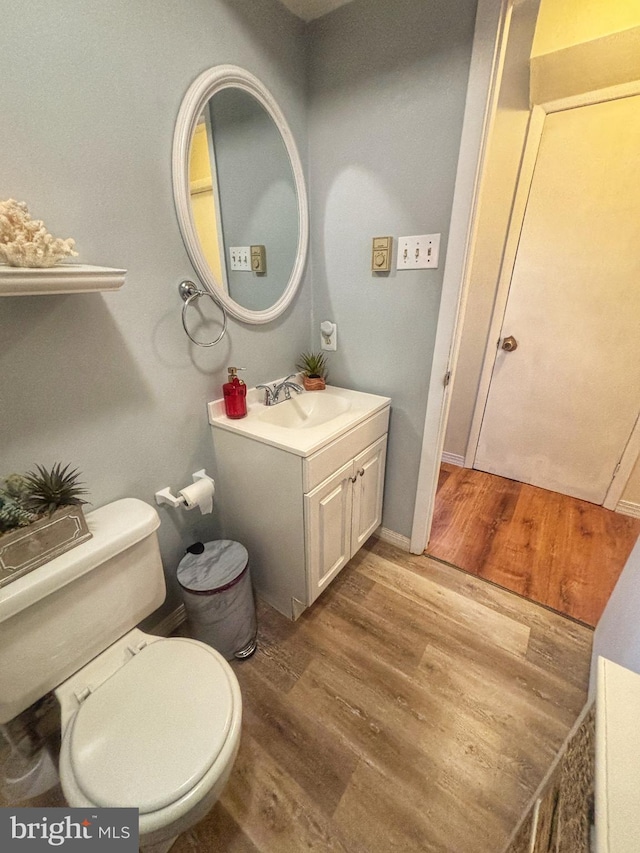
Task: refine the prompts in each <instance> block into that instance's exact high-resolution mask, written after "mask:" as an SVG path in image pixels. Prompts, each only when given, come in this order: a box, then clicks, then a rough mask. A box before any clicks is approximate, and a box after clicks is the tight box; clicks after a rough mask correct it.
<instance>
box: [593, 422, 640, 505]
mask: <svg viewBox="0 0 640 853" xmlns="http://www.w3.org/2000/svg"><path fill="white" fill-rule="evenodd" d="M639 455H640V415H639V416H638V417H637V418H636V422H635V424H634V427H633V429H632V430H631V435H630V436H629V440H628V441H627V444H626V447H625V449H624V450H623V452H622V456H621V457H620V462H619V463H618V467H617V468H616V470H615V473H614V475H613V479H612V480H611V482H610V483H609V488H608V489H607V494H606V496H605V499H604V501H603V502H602V506H603V507H604V508H605V509H616V508H617V507H618V505H619V503H620V502H621V499H622V495H623V493H624V490H625V488H626V485H627V483H628V482H629V477H630V476H631V474H632V472H633V469H634V467H635V464H636V462H637V461H638V456H639Z"/></svg>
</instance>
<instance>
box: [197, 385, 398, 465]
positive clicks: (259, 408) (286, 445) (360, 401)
mask: <svg viewBox="0 0 640 853" xmlns="http://www.w3.org/2000/svg"><path fill="white" fill-rule="evenodd" d="M308 394H323V395H326V397H327V398H330V397H335V398H338V399H339V400H340V402H341V405H342V404H343V403H344V404H348V408H347V409H346V411H342V412H340V413H339V414H337V415H336V416H335V417H332V418H331V419H329V420H327V421H325V422H324V423H320V424H318V425H317V426H305V427H304V428H301V429H296V428H288V427H283V426H278V425H276V424H273V423H268V422H267V421H265V420H263V418H264V417H265V415H264V410H265V408H268V409H277V408H279V407H280V406H289V404H290V402H291V404H292V405H293V406H295V398H296V396H297V395H296V394H295V393H294V394H292V397H293V398H294V399H293V401H285V402H282V403H277V404H276V405H275V406H271V407H265V405H264V391H263V390H261V389H259V388H251V389H250V390H249V391H248V392H247V416H246V417H244V418H239V419H231V418H228V417H227V416H226V414H225V410H224V400H223V399H219V400H213V401H212V402H211V403H209V404H208V407H207V408H208V412H209V423H210V424H211V426H212V427H213V428H214V429H224V430H228V431H229V432H235V433H237V434H239V435H244V436H246V437H247V438H250V439H253V440H254V441H260V442H262V443H263V444H269V445H271V446H272V447H279V448H280V449H282V450H287V451H289V452H290V453H295V454H296V455H297V456H311V455H312V454H313V453H316V452H317V451H318V450H320V449H321V448H322V447H324V446H325V445H326V444H329V442H331V441H334V440H335V439H336V438H338V437H339V436H341V435H343V434H344V433H346V432H348V431H349V430H351V429H353V427H355V426H357V425H358V424H360V423H362V422H363V421H365V420H367V418H370V417H371V416H372V415H374V414H375V413H376V412H379V411H382V410H383V409H385V408H387V407H388V406H390V404H391V399H390V398H389V397H380V396H378V395H377V394H366V393H364V392H362V391H352V390H350V389H348V388H338V387H336V386H333V385H327V387H326V389H325V390H324V391H303V392H302V394H301V395H300V396H302V395H308ZM327 402H328V401H327Z"/></svg>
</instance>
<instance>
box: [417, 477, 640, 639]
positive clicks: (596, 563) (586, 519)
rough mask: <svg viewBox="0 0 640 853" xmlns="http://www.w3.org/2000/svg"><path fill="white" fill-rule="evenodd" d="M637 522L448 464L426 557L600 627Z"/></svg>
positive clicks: (639, 527)
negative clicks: (598, 623) (599, 624)
mask: <svg viewBox="0 0 640 853" xmlns="http://www.w3.org/2000/svg"><path fill="white" fill-rule="evenodd" d="M639 534H640V519H637V518H630V517H629V516H625V515H621V514H620V513H616V512H612V511H610V510H606V509H604V508H603V507H600V506H595V505H594V504H591V503H587V502H586V501H581V500H577V499H576V498H570V497H568V496H566V495H559V494H557V493H555V492H550V491H547V490H546V489H540V488H537V487H535V486H528V485H525V484H522V483H518V482H515V481H514V480H507V479H505V478H504V477H497V476H496V475H494V474H486V473H485V472H483V471H474V470H472V469H470V468H460V467H458V466H456V465H450V464H447V463H443V465H442V468H441V473H440V481H439V485H438V493H437V498H436V509H435V514H434V522H433V528H432V532H431V538H430V541H429V545H428V547H427V554H428V555H429V556H432V557H435V558H437V559H439V560H444V561H445V562H447V563H451V564H452V565H454V566H457V567H459V568H461V569H464V570H465V571H468V572H472V573H473V574H475V575H478V576H479V577H482V578H485V579H486V580H490V581H492V582H494V583H497V584H499V585H500V586H503V587H505V588H506V589H510V590H512V591H513V592H516V593H518V594H520V595H524V596H525V597H527V598H529V599H530V600H532V601H537V602H539V603H541V604H543V605H545V606H547V607H552V608H553V609H554V610H557V611H558V612H560V613H564V614H566V615H568V616H571V617H572V618H574V619H579V620H580V621H581V622H584V623H585V624H587V625H591V626H595V625H596V624H597V622H598V619H599V618H600V616H601V615H602V611H603V610H604V607H605V605H606V603H607V601H608V600H609V596H610V595H611V592H612V590H613V587H614V586H615V583H616V581H617V579H618V576H619V574H620V572H621V571H622V568H623V567H624V564H625V563H626V561H627V558H628V556H629V554H630V553H631V549H632V548H633V545H634V543H635V541H636V539H637V538H638V535H639Z"/></svg>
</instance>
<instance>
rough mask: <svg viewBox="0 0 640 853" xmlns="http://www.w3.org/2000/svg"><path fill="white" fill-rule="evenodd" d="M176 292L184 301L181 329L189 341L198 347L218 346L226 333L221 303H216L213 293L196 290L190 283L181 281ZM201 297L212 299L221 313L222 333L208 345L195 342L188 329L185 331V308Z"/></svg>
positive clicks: (225, 319) (223, 309)
mask: <svg viewBox="0 0 640 853" xmlns="http://www.w3.org/2000/svg"><path fill="white" fill-rule="evenodd" d="M178 292H179V293H180V296H181V297H182V299H183V300H184V305H183V306H182V327H183V329H184V330H185V332H186V334H187V337H188V338H189V340H190V341H193V343H194V344H196V345H197V346H199V347H213V346H215V345H216V344H219V343H220V341H221V340H222V339H223V338H224V335H225V332H226V331H227V312H226V309H225V307H224V305H223V304H222V303H221V302H218V300H217V299H216V297H215V296H214V295H213V293H210V292H209V291H208V290H198V288H197V287H196V286H195V284H194V283H193V282H192V281H181V282H180V284H179V285H178ZM201 296H208V297H210V298H211V299H213V301H214V302H215V303H216V305H217V306H218V307H219V308H220V310H221V311H222V331H221V332H220V334H219V335H218V337H217V338H216V339H215V340H214V341H210V342H209V343H205V342H204V341H197V340H196V339H195V338H194V337H193V335H192V334H191V332H190V331H189V329H187V318H186V313H187V308H188V307H189V305H191V303H192V302H193V300H194V299H200V297H201Z"/></svg>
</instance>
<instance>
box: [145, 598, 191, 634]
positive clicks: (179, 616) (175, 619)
mask: <svg viewBox="0 0 640 853" xmlns="http://www.w3.org/2000/svg"><path fill="white" fill-rule="evenodd" d="M186 619H187V612H186V610H185V609H184V604H180V605H178V607H176V609H175V610H172V611H171V613H167V615H166V616H165V617H164V618H163V619H161V620H160V621H159V622H158V624H157V625H154V627H153V628H150V629H149V633H150V634H156V635H157V636H158V637H168V636H169V634H172V633H173V632H174V631H175V630H176V628H178V627H179V626H180V625H182V623H183V622H185V621H186Z"/></svg>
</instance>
